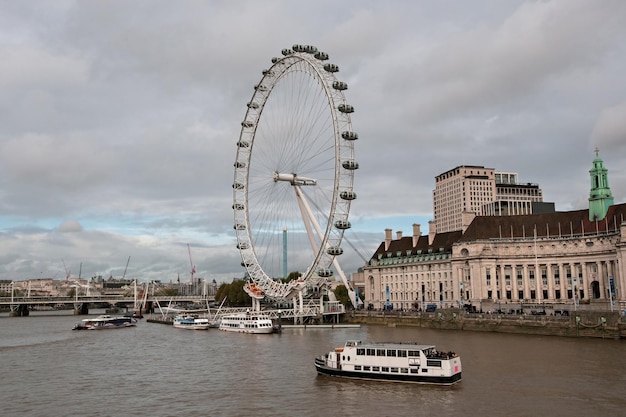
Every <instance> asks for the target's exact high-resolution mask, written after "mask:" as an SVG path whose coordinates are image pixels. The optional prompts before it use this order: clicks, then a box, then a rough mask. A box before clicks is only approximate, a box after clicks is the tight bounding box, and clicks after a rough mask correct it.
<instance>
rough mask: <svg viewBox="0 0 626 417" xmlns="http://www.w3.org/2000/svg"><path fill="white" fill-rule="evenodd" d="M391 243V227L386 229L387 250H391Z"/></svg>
mask: <svg viewBox="0 0 626 417" xmlns="http://www.w3.org/2000/svg"><path fill="white" fill-rule="evenodd" d="M389 245H391V229H385V250H389Z"/></svg>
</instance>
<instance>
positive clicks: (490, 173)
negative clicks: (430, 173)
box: [433, 165, 554, 233]
mask: <svg viewBox="0 0 626 417" xmlns="http://www.w3.org/2000/svg"><path fill="white" fill-rule="evenodd" d="M517 178H518V175H517V173H514V172H498V171H496V170H495V169H493V168H485V167H484V166H475V165H461V166H458V167H456V168H453V169H451V170H449V171H446V172H444V173H442V174H440V175H437V176H436V177H435V189H434V190H433V214H434V226H435V227H436V230H437V233H445V232H452V231H456V230H465V229H466V228H467V226H469V224H470V222H471V221H472V219H473V218H474V216H509V215H520V214H533V213H536V212H546V211H547V212H550V211H554V205H553V204H552V205H551V204H546V203H543V192H542V191H541V189H540V188H539V186H538V185H537V184H531V183H524V184H520V183H519V182H518V180H517Z"/></svg>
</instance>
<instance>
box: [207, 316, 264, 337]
mask: <svg viewBox="0 0 626 417" xmlns="http://www.w3.org/2000/svg"><path fill="white" fill-rule="evenodd" d="M219 329H220V330H224V331H227V332H237V333H258V334H267V333H273V332H274V324H273V323H272V319H270V318H269V317H267V316H265V315H263V314H258V313H250V312H247V313H241V314H232V315H228V316H222V319H221V320H220V327H219Z"/></svg>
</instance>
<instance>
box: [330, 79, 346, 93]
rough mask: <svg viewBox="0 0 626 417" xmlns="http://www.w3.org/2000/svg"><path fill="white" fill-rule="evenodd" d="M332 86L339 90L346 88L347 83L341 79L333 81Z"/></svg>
mask: <svg viewBox="0 0 626 417" xmlns="http://www.w3.org/2000/svg"><path fill="white" fill-rule="evenodd" d="M333 88H334V89H335V90H339V91H343V90H347V89H348V84H347V83H344V82H343V81H333Z"/></svg>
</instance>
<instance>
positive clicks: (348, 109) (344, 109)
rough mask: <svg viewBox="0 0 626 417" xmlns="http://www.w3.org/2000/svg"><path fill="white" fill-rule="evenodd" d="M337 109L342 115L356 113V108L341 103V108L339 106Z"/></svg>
mask: <svg viewBox="0 0 626 417" xmlns="http://www.w3.org/2000/svg"><path fill="white" fill-rule="evenodd" d="M337 109H338V110H339V111H340V112H342V113H354V107H352V106H351V105H349V104H343V103H341V104H340V105H339V106H337Z"/></svg>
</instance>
